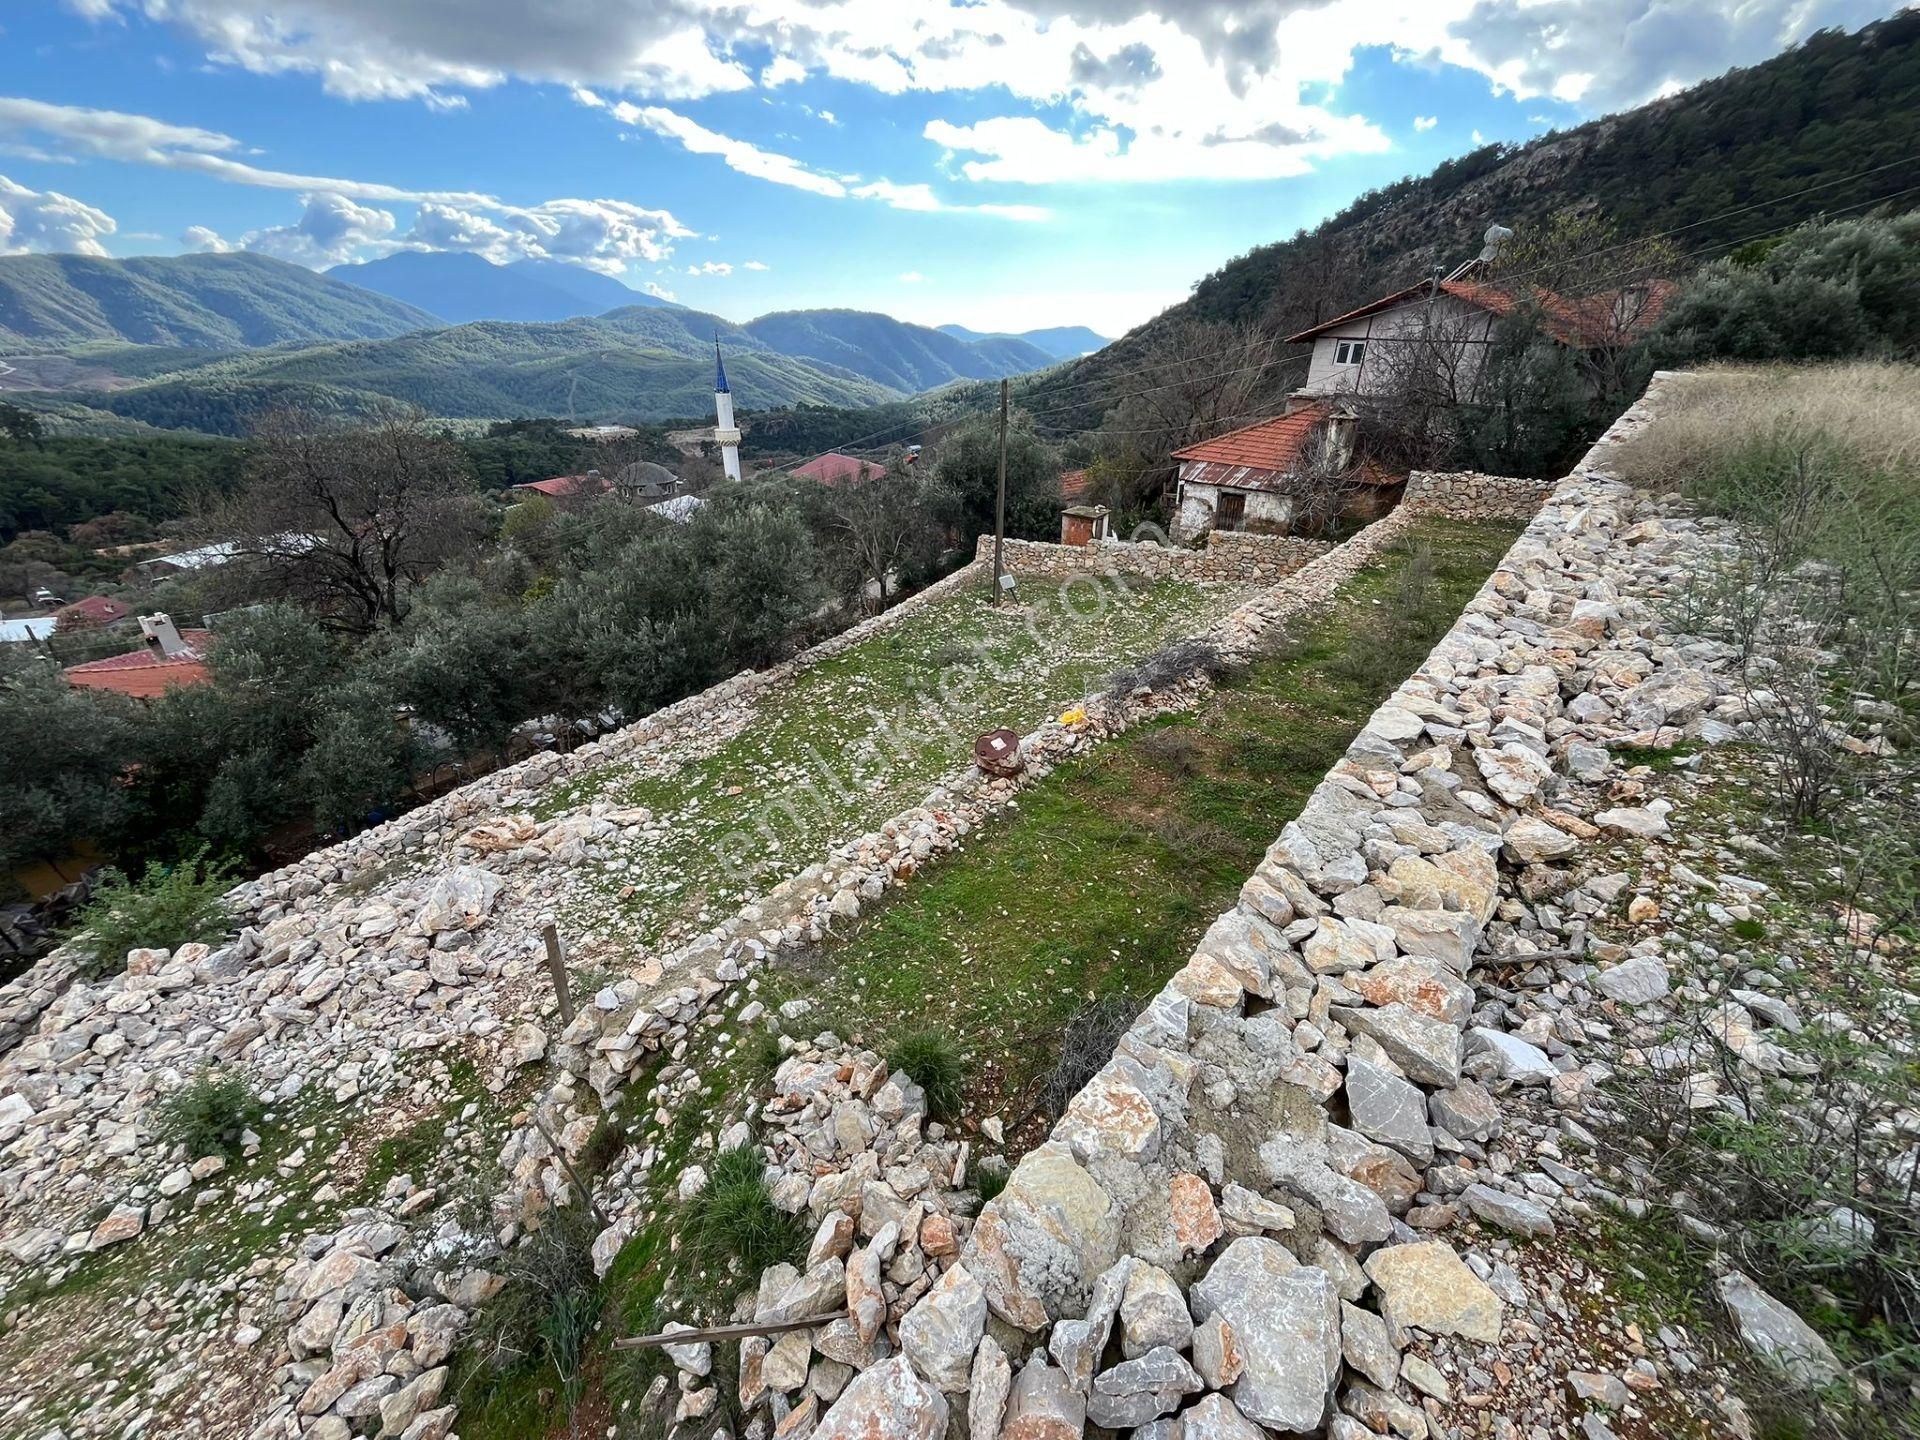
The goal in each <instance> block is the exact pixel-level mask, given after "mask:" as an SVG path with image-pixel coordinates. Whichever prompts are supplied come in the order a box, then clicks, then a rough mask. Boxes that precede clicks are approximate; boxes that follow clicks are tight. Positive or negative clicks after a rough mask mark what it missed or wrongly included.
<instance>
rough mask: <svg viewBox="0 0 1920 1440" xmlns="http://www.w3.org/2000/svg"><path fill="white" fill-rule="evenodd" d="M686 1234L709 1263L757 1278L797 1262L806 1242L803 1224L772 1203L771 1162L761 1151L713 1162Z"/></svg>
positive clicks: (689, 1212)
mask: <svg viewBox="0 0 1920 1440" xmlns="http://www.w3.org/2000/svg"><path fill="white" fill-rule="evenodd" d="M685 1229H686V1236H687V1241H688V1243H689V1244H690V1245H692V1246H693V1249H694V1253H696V1254H697V1255H699V1256H700V1257H701V1259H702V1260H704V1261H705V1262H706V1263H708V1264H710V1265H727V1264H734V1265H738V1266H739V1267H740V1269H741V1270H742V1271H743V1272H745V1273H747V1274H753V1275H757V1274H758V1273H759V1272H760V1271H762V1270H764V1269H766V1268H767V1267H768V1266H769V1265H777V1264H779V1263H780V1262H781V1261H783V1260H791V1259H793V1257H794V1255H795V1253H796V1252H797V1251H798V1250H799V1248H800V1245H801V1242H802V1240H803V1239H804V1238H805V1237H804V1235H803V1234H802V1232H801V1228H800V1222H799V1220H798V1219H797V1218H796V1217H794V1216H792V1215H788V1214H785V1213H784V1212H783V1211H781V1210H780V1209H779V1207H777V1206H776V1205H775V1204H774V1203H773V1195H772V1193H771V1192H769V1191H768V1189H767V1177H766V1157H765V1156H764V1155H763V1154H762V1153H761V1151H760V1148H759V1147H758V1146H756V1145H742V1146H741V1147H740V1148H739V1149H737V1150H728V1151H724V1152H722V1153H721V1154H720V1155H718V1156H716V1157H715V1158H714V1161H713V1165H712V1168H711V1170H710V1171H709V1173H708V1176H707V1184H706V1188H705V1189H703V1190H701V1191H700V1193H699V1194H697V1195H695V1196H694V1197H693V1198H692V1199H691V1200H689V1201H688V1202H687V1206H686V1216H685Z"/></svg>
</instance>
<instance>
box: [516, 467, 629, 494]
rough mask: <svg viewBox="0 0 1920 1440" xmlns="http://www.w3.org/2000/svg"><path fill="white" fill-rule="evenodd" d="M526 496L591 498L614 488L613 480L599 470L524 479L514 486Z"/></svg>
mask: <svg viewBox="0 0 1920 1440" xmlns="http://www.w3.org/2000/svg"><path fill="white" fill-rule="evenodd" d="M512 488H513V489H515V490H518V491H519V492H520V493H521V495H522V496H523V497H524V496H526V495H544V496H546V497H547V498H548V499H549V500H591V499H593V498H594V497H595V496H597V495H605V494H606V493H607V492H608V491H610V490H612V489H613V482H612V481H611V480H609V479H607V477H606V476H604V475H602V474H601V473H600V472H599V471H598V470H589V471H588V472H587V473H586V474H584V475H556V476H554V477H553V479H551V480H524V481H522V482H521V483H520V484H518V485H515V486H513V487H512Z"/></svg>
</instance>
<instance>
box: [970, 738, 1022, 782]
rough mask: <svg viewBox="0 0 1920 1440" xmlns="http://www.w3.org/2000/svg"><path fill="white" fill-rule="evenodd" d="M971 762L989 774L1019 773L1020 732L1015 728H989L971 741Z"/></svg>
mask: <svg viewBox="0 0 1920 1440" xmlns="http://www.w3.org/2000/svg"><path fill="white" fill-rule="evenodd" d="M973 763H974V764H976V765H978V766H979V767H980V768H981V769H982V770H984V771H986V772H987V773H988V774H989V775H1018V774H1019V773H1020V766H1021V760H1020V733H1019V732H1018V731H1017V730H989V731H988V732H987V733H986V734H984V735H982V736H981V737H980V738H979V739H978V740H976V741H974V742H973Z"/></svg>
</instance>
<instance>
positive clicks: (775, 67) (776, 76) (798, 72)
mask: <svg viewBox="0 0 1920 1440" xmlns="http://www.w3.org/2000/svg"><path fill="white" fill-rule="evenodd" d="M806 78H807V67H806V66H804V65H802V64H801V63H800V62H799V61H798V60H796V59H794V58H793V57H792V56H791V55H776V56H774V57H773V61H772V63H770V64H769V65H768V66H767V68H766V69H764V70H762V71H761V72H760V85H761V88H762V89H765V90H773V89H776V88H778V87H779V86H781V85H794V84H798V83H799V82H800V81H802V80H804V79H806Z"/></svg>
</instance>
